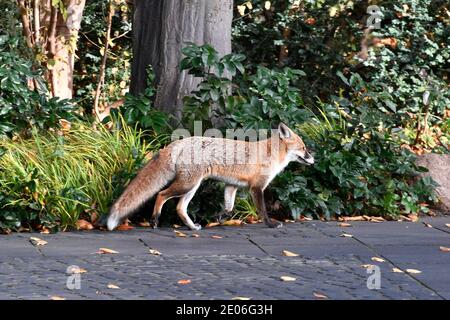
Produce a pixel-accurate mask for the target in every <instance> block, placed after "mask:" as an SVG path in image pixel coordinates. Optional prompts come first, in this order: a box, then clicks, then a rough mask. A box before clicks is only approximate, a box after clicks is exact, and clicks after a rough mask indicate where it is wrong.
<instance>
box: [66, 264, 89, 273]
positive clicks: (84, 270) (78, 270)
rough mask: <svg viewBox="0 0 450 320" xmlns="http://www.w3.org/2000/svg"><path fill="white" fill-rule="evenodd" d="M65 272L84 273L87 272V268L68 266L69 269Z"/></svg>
mask: <svg viewBox="0 0 450 320" xmlns="http://www.w3.org/2000/svg"><path fill="white" fill-rule="evenodd" d="M67 272H68V273H71V274H81V273H86V272H87V270H86V269H83V268H78V267H75V266H74V267H72V268H70V269H69V270H67Z"/></svg>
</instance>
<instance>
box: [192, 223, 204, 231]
mask: <svg viewBox="0 0 450 320" xmlns="http://www.w3.org/2000/svg"><path fill="white" fill-rule="evenodd" d="M201 229H202V226H201V225H199V224H198V223H194V227H193V228H192V227H191V230H196V231H198V230H201Z"/></svg>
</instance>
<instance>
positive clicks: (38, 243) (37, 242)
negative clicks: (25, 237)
mask: <svg viewBox="0 0 450 320" xmlns="http://www.w3.org/2000/svg"><path fill="white" fill-rule="evenodd" d="M30 242H31V243H32V244H33V245H35V246H45V245H46V244H47V243H48V242H47V241H45V240H42V239H39V238H36V237H30Z"/></svg>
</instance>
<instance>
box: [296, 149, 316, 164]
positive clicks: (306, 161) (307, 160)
mask: <svg viewBox="0 0 450 320" xmlns="http://www.w3.org/2000/svg"><path fill="white" fill-rule="evenodd" d="M299 160H300V161H299V162H302V163H304V164H307V165H313V164H314V157H313V156H312V155H311V154H310V153H309V152H308V151H305V155H304V156H303V157H299Z"/></svg>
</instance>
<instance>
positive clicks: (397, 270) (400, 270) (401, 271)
mask: <svg viewBox="0 0 450 320" xmlns="http://www.w3.org/2000/svg"><path fill="white" fill-rule="evenodd" d="M392 272H396V273H405V272H404V271H403V270H402V269H399V268H392Z"/></svg>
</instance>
